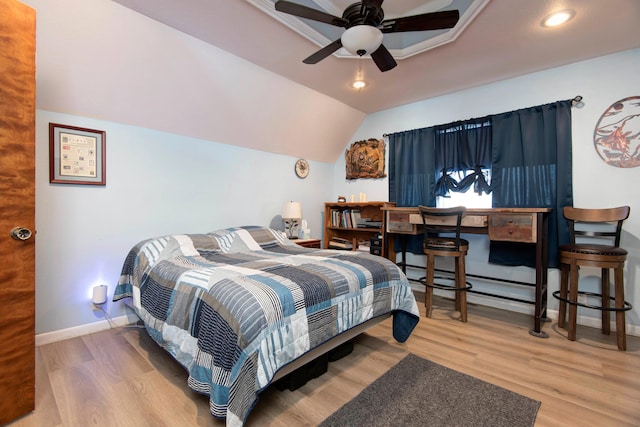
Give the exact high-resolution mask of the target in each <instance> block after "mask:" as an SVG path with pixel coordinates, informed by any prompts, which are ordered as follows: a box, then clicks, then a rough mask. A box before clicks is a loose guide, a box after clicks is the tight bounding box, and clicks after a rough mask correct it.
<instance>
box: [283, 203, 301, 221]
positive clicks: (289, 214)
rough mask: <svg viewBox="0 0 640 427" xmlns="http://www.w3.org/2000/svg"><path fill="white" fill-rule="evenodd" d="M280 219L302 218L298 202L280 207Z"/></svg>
mask: <svg viewBox="0 0 640 427" xmlns="http://www.w3.org/2000/svg"><path fill="white" fill-rule="evenodd" d="M282 218H302V207H301V206H300V202H287V203H285V204H284V206H283V207H282Z"/></svg>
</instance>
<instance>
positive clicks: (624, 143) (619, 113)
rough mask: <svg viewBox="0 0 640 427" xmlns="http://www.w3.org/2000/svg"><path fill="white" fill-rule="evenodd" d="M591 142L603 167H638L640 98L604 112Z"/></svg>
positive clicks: (616, 103) (639, 162)
mask: <svg viewBox="0 0 640 427" xmlns="http://www.w3.org/2000/svg"><path fill="white" fill-rule="evenodd" d="M593 142H594V144H595V147H596V151H597V152H598V155H600V157H601V158H602V160H604V161H605V162H606V163H608V164H610V165H612V166H615V167H618V168H634V167H636V166H640V96H631V97H629V98H624V99H621V100H620V101H616V102H615V103H613V105H611V106H610V107H609V108H607V109H606V110H605V111H604V113H602V116H600V120H598V124H596V128H595V130H594V131H593Z"/></svg>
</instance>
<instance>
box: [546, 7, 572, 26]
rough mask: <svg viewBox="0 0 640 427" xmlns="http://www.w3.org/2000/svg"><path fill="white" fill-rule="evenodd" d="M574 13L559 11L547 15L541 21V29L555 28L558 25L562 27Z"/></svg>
mask: <svg viewBox="0 0 640 427" xmlns="http://www.w3.org/2000/svg"><path fill="white" fill-rule="evenodd" d="M575 14H576V12H575V11H574V10H571V9H565V10H560V11H558V12H554V13H552V14H551V15H547V16H546V17H545V18H544V19H543V20H542V26H543V27H557V26H558V25H562V24H564V23H565V22H567V21H568V20H570V19H571V18H573V17H574V16H575Z"/></svg>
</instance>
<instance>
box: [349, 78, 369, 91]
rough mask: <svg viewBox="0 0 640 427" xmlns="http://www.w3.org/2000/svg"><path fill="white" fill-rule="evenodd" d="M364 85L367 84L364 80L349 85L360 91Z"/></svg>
mask: <svg viewBox="0 0 640 427" xmlns="http://www.w3.org/2000/svg"><path fill="white" fill-rule="evenodd" d="M366 85H367V84H366V83H365V82H364V80H356V81H354V82H353V83H351V86H353V88H354V89H362V88H363V87H365V86H366Z"/></svg>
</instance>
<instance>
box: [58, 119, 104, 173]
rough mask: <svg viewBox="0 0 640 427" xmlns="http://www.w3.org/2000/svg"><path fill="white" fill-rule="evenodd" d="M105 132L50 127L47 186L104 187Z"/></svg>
mask: <svg viewBox="0 0 640 427" xmlns="http://www.w3.org/2000/svg"><path fill="white" fill-rule="evenodd" d="M105 147H106V132H105V131H101V130H95V129H86V128H81V127H76V126H67V125H61V124H58V123H49V182H50V183H53V184H82V185H106V184H107V179H106V169H105V165H106V161H105Z"/></svg>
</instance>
